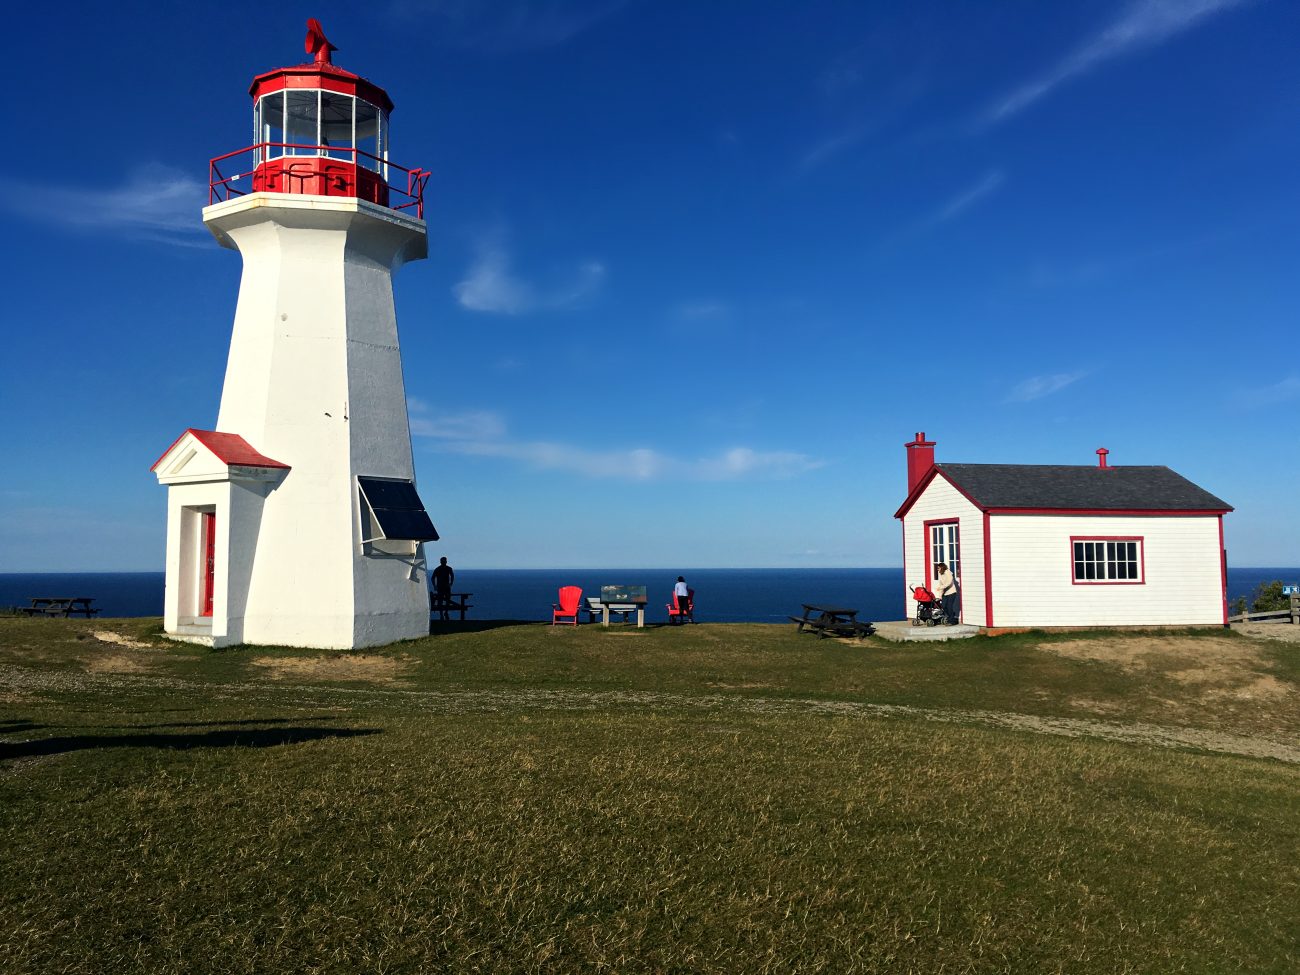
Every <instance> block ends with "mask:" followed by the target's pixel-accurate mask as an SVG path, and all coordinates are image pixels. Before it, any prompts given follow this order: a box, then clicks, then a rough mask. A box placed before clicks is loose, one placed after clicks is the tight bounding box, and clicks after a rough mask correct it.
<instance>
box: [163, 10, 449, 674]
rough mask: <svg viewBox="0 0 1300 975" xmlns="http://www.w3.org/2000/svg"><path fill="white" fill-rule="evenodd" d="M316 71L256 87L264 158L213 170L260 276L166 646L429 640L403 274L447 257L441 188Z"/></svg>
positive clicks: (237, 235)
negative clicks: (432, 233)
mask: <svg viewBox="0 0 1300 975" xmlns="http://www.w3.org/2000/svg"><path fill="white" fill-rule="evenodd" d="M306 50H307V53H308V54H309V55H312V56H313V59H312V60H311V61H309V62H308V63H305V64H300V65H297V66H294V67H285V68H276V69H275V70H273V71H268V72H266V73H264V74H260V75H258V76H257V77H255V78H254V79H253V83H252V86H251V87H250V89H249V93H250V94H251V95H252V98H253V130H254V133H255V135H254V142H253V144H252V145H251V146H248V147H246V148H243V149H240V150H237V151H235V152H231V153H226V154H224V155H222V156H218V157H217V158H215V159H213V160H212V163H211V167H210V197H209V201H208V203H209V205H208V206H207V207H206V208H205V209H204V210H203V221H204V223H205V224H206V225H207V227H208V229H209V230H210V231H211V232H212V234H213V236H214V237H215V238H216V240H217V242H218V243H219V244H220V245H221V246H222V247H226V248H229V249H231V250H236V251H238V252H239V254H240V257H241V258H242V261H243V272H242V276H241V278H240V284H239V300H238V304H237V305H236V309H235V321H234V328H233V331H232V334H231V339H230V355H229V359H228V361H227V364H226V376H225V384H224V386H223V387H222V391H221V406H220V410H219V413H218V415H217V421H216V427H215V429H213V430H205V429H197V428H193V427H191V428H189V429H186V430H185V431H184V432H183V433H182V434H181V435H180V437H179V438H177V440H176V441H175V443H173V444H172V445H171V446H170V447H169V448H168V449H167V450H166V451H165V452H164V453H163V455H162V457H160V458H159V459H158V461H157V463H155V464H154V466H153V471H154V473H155V474H156V475H157V477H158V481H159V483H160V484H163V485H165V486H166V487H167V491H168V498H167V584H166V597H165V602H164V629H165V631H166V633H167V634H168V635H169V636H172V637H174V638H176V639H180V640H188V641H190V642H194V643H200V644H204V645H207V646H214V647H220V646H231V645H236V644H240V643H254V644H269V645H279V646H296V647H316V648H322V649H351V648H356V647H366V646H377V645H380V644H385V643H391V642H393V641H395V640H401V639H409V638H412V637H418V636H422V635H427V634H428V632H429V601H428V589H427V569H426V565H425V560H424V546H423V543H424V542H427V541H433V540H436V539H437V538H438V534H437V531H436V530H435V529H434V526H433V523H432V521H431V520H430V517H429V514H428V512H427V511H426V510H425V506H424V504H423V503H422V501H421V500H420V496H419V494H418V492H417V491H416V485H415V469H414V462H413V459H412V455H411V435H410V424H409V420H408V417H407V409H406V392H405V386H404V383H403V379H402V359H401V350H400V346H399V343H398V333H397V317H396V313H395V310H394V305H393V275H394V273H395V272H396V271H397V269H398V268H400V267H401V266H402V265H403V264H405V263H407V262H408V261H415V260H420V259H421V258H423V257H425V256H426V254H427V232H426V228H425V222H424V188H425V184H426V182H427V180H428V174H427V173H425V172H424V171H423V170H421V169H418V168H414V169H407V168H405V167H403V166H399V165H397V164H396V163H395V162H393V161H392V160H390V158H389V117H390V115H391V113H392V111H393V103H392V101H391V99H390V98H389V97H388V94H387V92H385V91H384V90H383V89H382V88H380V87H379V86H378V85H376V84H374V83H373V82H371V81H368V80H366V79H365V78H362V77H359V76H358V75H355V74H353V73H352V72H350V71H346V70H344V69H343V68H341V67H339V66H337V65H335V64H333V63H332V55H333V52H334V51H335V50H337V49H336V48H335V47H334V45H332V44H330V42H329V41H328V40H327V39H326V37H325V34H324V31H323V30H322V29H321V27H320V25H319V24H318V23H317V22H316V21H315V20H310V21H308V31H307V40H306Z"/></svg>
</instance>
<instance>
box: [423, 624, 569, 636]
mask: <svg viewBox="0 0 1300 975" xmlns="http://www.w3.org/2000/svg"><path fill="white" fill-rule="evenodd" d="M545 625H547V624H545V623H543V622H540V621H538V620H465V621H464V622H462V621H460V620H430V621H429V636H448V635H450V634H452V633H486V632H487V631H488V630H499V629H502V628H503V627H507V626H545Z"/></svg>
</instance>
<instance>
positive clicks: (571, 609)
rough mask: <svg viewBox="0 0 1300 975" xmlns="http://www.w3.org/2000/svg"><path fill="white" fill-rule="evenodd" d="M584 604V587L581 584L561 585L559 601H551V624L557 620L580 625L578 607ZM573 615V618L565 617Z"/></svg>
mask: <svg viewBox="0 0 1300 975" xmlns="http://www.w3.org/2000/svg"><path fill="white" fill-rule="evenodd" d="M581 605H582V588H581V587H579V586H561V587H560V601H559V603H551V625H552V626H554V625H555V624H556V623H557V622H560V623H572V624H573V625H574V626H577V625H578V607H579V606H581ZM566 616H572V617H573V619H564V617H566Z"/></svg>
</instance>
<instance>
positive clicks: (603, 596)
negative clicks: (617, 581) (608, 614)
mask: <svg viewBox="0 0 1300 975" xmlns="http://www.w3.org/2000/svg"><path fill="white" fill-rule="evenodd" d="M600 601H601V602H602V603H644V602H646V587H645V586H601V587H600Z"/></svg>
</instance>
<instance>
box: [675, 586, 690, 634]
mask: <svg viewBox="0 0 1300 975" xmlns="http://www.w3.org/2000/svg"><path fill="white" fill-rule="evenodd" d="M673 598H674V599H675V600H677V616H676V617H674V622H677V623H684V622H686V620H688V619H690V618H691V617H690V612H691V591H690V589H688V588H687V586H686V580H685V579H684V578H683V577H682V576H678V577H677V584H676V585H675V586H673Z"/></svg>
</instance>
